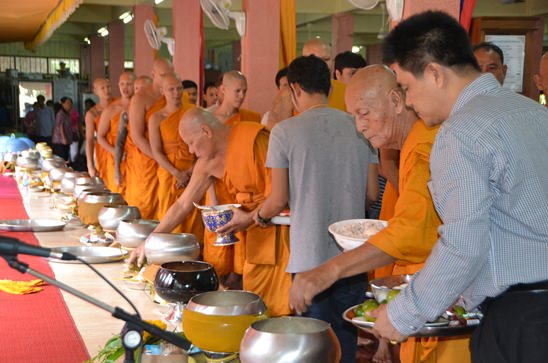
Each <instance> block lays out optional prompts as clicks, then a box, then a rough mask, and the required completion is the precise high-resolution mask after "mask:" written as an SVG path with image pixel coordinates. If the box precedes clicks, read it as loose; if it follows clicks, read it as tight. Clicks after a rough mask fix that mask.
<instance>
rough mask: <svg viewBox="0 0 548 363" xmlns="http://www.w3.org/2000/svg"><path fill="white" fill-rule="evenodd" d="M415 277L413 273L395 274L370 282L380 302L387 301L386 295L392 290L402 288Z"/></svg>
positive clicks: (374, 294)
mask: <svg viewBox="0 0 548 363" xmlns="http://www.w3.org/2000/svg"><path fill="white" fill-rule="evenodd" d="M412 279H413V275H393V276H385V277H379V278H378V279H373V280H371V282H369V285H371V291H372V292H373V296H375V300H377V302H378V303H382V302H386V296H387V295H388V293H389V292H390V291H393V290H402V289H403V288H405V286H407V284H408V283H409V282H410V281H411V280H412Z"/></svg>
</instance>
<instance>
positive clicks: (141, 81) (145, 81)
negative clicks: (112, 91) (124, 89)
mask: <svg viewBox="0 0 548 363" xmlns="http://www.w3.org/2000/svg"><path fill="white" fill-rule="evenodd" d="M149 87H152V78H150V77H149V76H140V77H137V79H136V80H135V82H134V83H133V91H134V92H133V93H139V91H140V90H141V88H149Z"/></svg>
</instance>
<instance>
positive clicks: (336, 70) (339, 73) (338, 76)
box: [335, 69, 342, 81]
mask: <svg viewBox="0 0 548 363" xmlns="http://www.w3.org/2000/svg"><path fill="white" fill-rule="evenodd" d="M341 77H342V73H341V72H340V71H339V70H338V69H335V79H336V80H337V81H338V80H339V79H340V78H341Z"/></svg>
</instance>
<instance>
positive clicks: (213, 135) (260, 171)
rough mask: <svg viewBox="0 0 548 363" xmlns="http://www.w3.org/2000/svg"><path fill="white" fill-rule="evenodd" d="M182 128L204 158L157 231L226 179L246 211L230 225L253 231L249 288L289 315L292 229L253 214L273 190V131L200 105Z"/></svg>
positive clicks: (166, 229)
mask: <svg viewBox="0 0 548 363" xmlns="http://www.w3.org/2000/svg"><path fill="white" fill-rule="evenodd" d="M179 130H180V133H181V137H182V138H183V141H184V142H185V143H186V144H187V145H188V146H189V150H190V151H191V152H192V153H194V154H195V155H196V157H197V158H198V160H197V161H196V165H195V167H194V170H193V173H192V177H191V178H190V182H189V184H188V186H187V188H186V189H185V191H184V192H183V194H182V195H181V197H180V198H179V199H178V200H177V202H176V203H175V204H174V205H173V206H172V207H171V208H170V210H169V211H168V213H167V214H166V215H165V216H164V218H163V219H162V221H161V223H160V225H159V226H158V227H157V228H156V231H157V232H169V231H171V230H172V229H173V228H175V226H177V224H179V223H180V221H181V220H183V219H184V218H185V217H186V216H187V215H188V214H189V213H190V212H192V211H193V210H194V206H193V204H192V202H199V201H200V199H201V198H202V197H203V196H204V194H205V193H206V190H207V189H208V187H209V185H210V184H211V182H212V181H215V180H218V181H221V182H222V183H223V184H224V185H225V186H226V188H227V190H228V192H229V193H230V195H232V196H233V199H232V200H230V202H231V203H240V204H242V208H241V210H237V211H235V214H234V217H233V223H232V224H231V225H230V227H229V228H231V229H238V230H247V233H246V234H247V237H246V248H247V253H246V258H245V265H244V270H243V288H244V289H245V290H250V291H253V292H255V293H257V294H259V295H260V296H261V297H262V298H263V300H264V301H265V303H266V305H267V307H268V309H269V312H270V314H271V315H273V316H278V315H285V314H288V313H289V295H288V293H289V287H290V285H291V277H290V275H289V274H288V273H286V272H285V268H286V265H287V258H288V256H289V250H288V228H287V227H285V226H284V227H281V226H274V225H271V226H269V227H268V228H265V229H262V228H257V227H255V226H251V225H252V223H253V221H252V218H251V213H252V212H253V211H254V210H255V208H256V207H257V205H258V204H260V203H261V202H262V201H263V200H264V199H265V193H266V192H268V191H269V190H270V171H269V169H267V168H266V166H265V158H266V152H267V148H268V138H269V132H268V131H267V130H266V129H265V127H264V126H263V125H261V124H259V123H255V122H240V123H237V124H235V125H233V126H229V125H225V124H223V123H221V122H220V121H219V120H218V119H217V118H215V117H214V116H213V115H212V114H211V113H209V112H208V111H205V110H203V109H199V108H192V109H190V110H188V111H187V112H186V113H185V114H184V116H183V119H182V121H181V124H180V125H179ZM249 226H251V227H250V228H249V229H248V227H249ZM236 245H237V244H236ZM216 248H223V249H224V248H227V247H216ZM143 249H144V248H143V246H140V247H139V248H138V249H137V250H136V251H134V253H133V254H132V259H133V260H135V259H136V258H137V257H138V256H139V255H140V256H141V261H142V259H143V258H144V256H143Z"/></svg>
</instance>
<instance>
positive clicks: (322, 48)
mask: <svg viewBox="0 0 548 363" xmlns="http://www.w3.org/2000/svg"><path fill="white" fill-rule="evenodd" d="M302 55H303V56H304V57H308V56H310V55H315V56H316V57H318V58H320V59H323V60H324V61H325V63H327V66H328V67H329V69H331V63H332V60H331V45H330V44H329V43H327V42H326V41H324V40H323V39H320V38H312V39H310V40H308V41H307V42H305V43H304V45H303V52H302Z"/></svg>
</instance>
